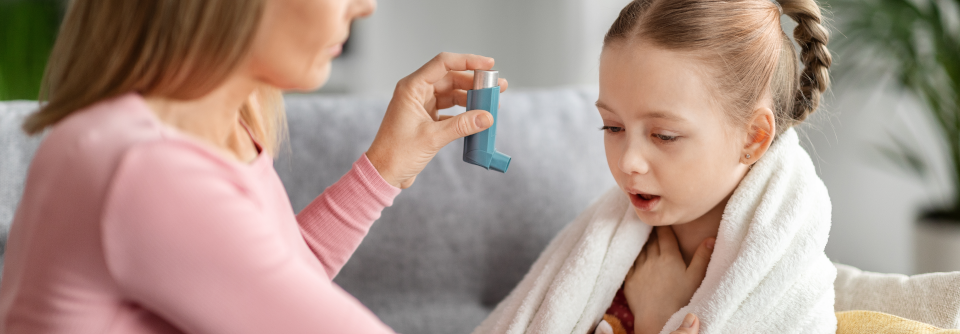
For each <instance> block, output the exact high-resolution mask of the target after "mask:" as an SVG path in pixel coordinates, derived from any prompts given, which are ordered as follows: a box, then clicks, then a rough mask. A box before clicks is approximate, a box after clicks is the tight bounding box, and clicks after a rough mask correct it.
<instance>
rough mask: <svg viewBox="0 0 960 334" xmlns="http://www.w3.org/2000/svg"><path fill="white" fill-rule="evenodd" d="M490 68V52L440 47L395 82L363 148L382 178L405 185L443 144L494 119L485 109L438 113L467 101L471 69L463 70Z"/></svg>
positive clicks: (503, 86) (502, 86) (483, 127)
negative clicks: (451, 50) (370, 140)
mask: <svg viewBox="0 0 960 334" xmlns="http://www.w3.org/2000/svg"><path fill="white" fill-rule="evenodd" d="M491 68H493V58H487V57H483V56H477V55H466V54H456V53H446V52H444V53H441V54H439V55H437V56H436V57H434V58H433V59H432V60H430V62H428V63H427V64H426V65H423V67H421V68H420V69H419V70H417V71H416V72H414V73H413V74H411V75H409V76H407V77H406V78H403V79H401V80H400V82H399V83H397V88H396V90H395V91H394V92H393V99H392V100H390V105H389V106H388V107H387V113H386V115H384V116H383V123H381V124H380V130H379V131H378V132H377V136H376V138H375V139H374V140H373V144H371V145H370V149H369V150H367V158H368V159H370V162H371V163H373V166H374V167H376V168H377V171H378V172H380V176H382V177H383V179H384V180H386V181H387V182H388V183H390V184H392V185H393V186H395V187H398V188H407V187H409V186H410V185H412V184H413V181H414V180H415V179H416V177H417V174H420V171H422V170H423V168H424V167H426V166H427V163H428V162H430V160H432V159H433V157H434V156H435V155H437V152H439V151H440V149H441V148H442V147H444V146H446V145H447V144H449V143H450V142H452V141H454V140H456V139H457V138H461V137H464V136H468V135H472V134H474V133H477V132H480V131H483V130H486V129H487V128H489V127H490V126H491V125H493V116H491V115H490V113H489V112H486V111H483V110H471V111H467V112H465V113H462V114H460V115H456V116H445V115H444V116H440V115H439V114H438V112H439V111H440V110H441V109H446V108H450V107H453V106H454V105H459V106H465V105H466V104H467V90H469V89H472V88H473V73H472V72H463V71H471V70H489V69H491ZM506 89H507V81H506V80H504V79H500V91H501V92H502V91H504V90H506Z"/></svg>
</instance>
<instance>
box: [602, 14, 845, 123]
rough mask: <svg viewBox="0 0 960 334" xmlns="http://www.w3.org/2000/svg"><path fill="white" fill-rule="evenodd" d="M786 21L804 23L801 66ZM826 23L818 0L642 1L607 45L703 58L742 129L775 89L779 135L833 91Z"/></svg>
mask: <svg viewBox="0 0 960 334" xmlns="http://www.w3.org/2000/svg"><path fill="white" fill-rule="evenodd" d="M781 14H782V15H787V16H789V17H790V18H792V19H793V20H794V21H796V22H797V28H796V29H795V30H794V38H795V39H796V41H797V44H799V45H800V48H801V51H800V55H799V56H800V58H799V60H798V59H797V52H796V49H795V48H794V46H793V42H792V41H791V40H790V37H788V36H787V34H786V33H784V32H783V29H781V27H780V16H781ZM822 22H823V17H822V14H821V12H820V6H819V5H818V4H817V2H816V1H815V0H780V1H779V5H778V4H777V3H775V2H772V0H634V1H633V2H631V3H630V4H628V5H627V6H626V7H625V8H624V9H623V10H622V11H621V12H620V16H619V17H618V18H617V20H616V22H614V23H613V26H611V27H610V30H609V31H608V32H607V35H606V37H605V38H604V44H605V45H610V44H611V43H616V42H621V41H625V40H642V41H644V42H649V43H653V44H654V45H657V46H659V47H663V48H666V49H669V50H677V51H682V52H691V53H692V54H696V55H699V56H700V58H701V59H703V60H704V61H706V62H708V63H709V64H711V65H712V66H711V68H712V69H714V70H715V73H716V77H717V80H714V84H715V85H716V88H717V89H718V92H720V94H718V98H719V99H721V101H722V102H723V103H722V105H723V106H724V107H725V109H727V110H726V111H727V114H729V115H731V116H732V117H733V119H734V120H736V121H739V122H742V123H745V122H747V121H749V120H748V118H749V117H750V116H751V115H752V112H753V107H754V106H755V105H756V104H757V103H758V102H759V100H760V99H761V98H763V96H764V93H766V92H767V90H768V89H769V91H770V93H771V95H772V96H773V103H774V108H775V109H776V110H774V115H775V116H774V117H775V118H776V122H777V133H778V134H779V133H782V132H783V131H785V130H786V129H788V128H790V127H792V126H794V125H797V124H799V123H801V122H803V120H805V119H806V118H807V116H809V115H810V114H812V113H813V112H814V111H816V110H817V107H818V106H819V104H820V96H821V94H822V93H823V92H824V91H826V89H827V87H828V86H829V85H830V75H829V71H828V69H829V68H830V64H831V62H832V59H831V56H830V51H829V50H827V42H828V41H829V38H830V37H829V33H828V32H827V29H826V28H824V26H823V25H822ZM801 62H802V63H803V69H802V72H801V69H800V63H801Z"/></svg>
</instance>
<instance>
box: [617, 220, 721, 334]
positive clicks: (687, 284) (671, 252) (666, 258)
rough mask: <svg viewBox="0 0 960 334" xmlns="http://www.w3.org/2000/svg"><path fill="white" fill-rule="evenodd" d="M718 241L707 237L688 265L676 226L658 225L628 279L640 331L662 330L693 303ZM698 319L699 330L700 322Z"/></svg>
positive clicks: (629, 297) (626, 288) (641, 333)
mask: <svg viewBox="0 0 960 334" xmlns="http://www.w3.org/2000/svg"><path fill="white" fill-rule="evenodd" d="M714 243H715V239H714V238H708V239H707V240H704V241H703V243H701V244H700V247H698V248H697V250H696V252H695V253H694V255H693V259H692V260H691V261H690V265H689V266H687V265H686V263H684V262H683V256H682V255H681V254H680V247H679V246H678V245H677V237H676V235H675V234H674V233H673V228H671V227H670V226H658V227H657V228H656V230H655V231H654V233H652V234H651V236H650V240H649V241H647V244H646V246H644V248H643V251H642V252H640V255H639V256H637V260H636V262H635V263H634V264H633V268H631V269H630V272H629V273H627V279H626V280H625V281H624V288H623V292H624V295H626V297H627V304H628V305H629V306H630V311H631V312H633V316H634V318H635V319H636V320H635V321H634V331H635V332H636V333H637V334H645V333H659V332H660V329H662V328H663V325H664V324H666V323H667V320H669V319H670V316H671V315H673V314H674V313H676V312H677V311H679V310H680V308H682V307H683V306H685V305H687V304H688V303H689V302H690V298H691V297H693V293H694V292H695V291H697V288H699V287H700V282H702V281H703V277H704V276H705V275H706V272H707V263H709V262H710V255H711V254H712V253H713V246H714ZM686 320H687V319H684V322H685V323H686ZM694 320H695V321H694V322H695V324H696V325H697V328H698V330H699V322H700V321H699V320H696V317H694ZM680 329H681V330H685V329H684V328H683V327H682V326H681V328H680Z"/></svg>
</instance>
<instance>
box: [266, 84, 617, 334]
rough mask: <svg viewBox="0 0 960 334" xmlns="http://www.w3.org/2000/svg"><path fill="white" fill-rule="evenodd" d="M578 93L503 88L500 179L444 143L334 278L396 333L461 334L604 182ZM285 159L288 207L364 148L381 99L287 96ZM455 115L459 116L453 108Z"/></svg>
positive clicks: (592, 96) (593, 122) (607, 181)
mask: <svg viewBox="0 0 960 334" xmlns="http://www.w3.org/2000/svg"><path fill="white" fill-rule="evenodd" d="M595 101H596V93H595V92H593V91H592V90H590V89H563V90H550V91H526V92H508V93H505V94H504V95H503V97H502V99H501V104H502V107H501V111H500V119H499V123H498V129H497V131H498V132H497V134H498V137H497V149H498V150H499V151H500V152H503V153H505V154H508V155H510V156H512V157H513V161H512V162H511V164H510V168H509V170H508V171H507V173H506V174H501V173H498V172H494V171H487V170H484V169H483V168H480V167H477V166H473V165H469V164H467V163H464V162H463V161H462V151H463V142H462V140H458V141H456V142H454V143H453V144H451V145H449V146H448V147H446V148H444V149H443V150H442V151H441V152H440V154H439V155H438V156H437V157H436V158H435V159H434V160H433V161H432V162H431V163H430V164H429V165H428V166H427V168H426V169H425V170H424V171H423V173H421V174H420V176H419V177H417V180H416V183H415V184H414V185H413V186H412V187H411V188H409V189H406V190H404V191H403V193H401V194H400V196H399V197H398V198H397V199H396V201H395V203H394V205H393V206H392V207H390V208H387V209H386V210H385V211H384V212H383V216H382V218H381V219H380V220H379V221H378V222H377V223H376V224H375V225H374V226H373V228H372V229H371V231H370V234H369V235H368V236H367V238H366V239H365V240H364V242H363V244H362V245H360V248H359V249H358V250H357V252H356V254H354V256H353V258H351V259H350V262H349V263H347V265H346V267H344V269H343V271H342V272H341V273H340V274H339V275H338V276H337V277H336V278H335V281H336V282H337V283H338V284H340V285H341V286H342V287H343V288H344V289H346V290H347V291H349V292H350V293H352V294H353V295H354V296H356V297H357V298H358V299H359V300H360V301H362V302H363V303H364V304H365V305H367V306H368V307H370V309H371V310H373V311H374V313H376V314H377V315H378V316H379V317H381V319H383V321H384V322H386V323H387V324H388V325H390V326H391V327H393V328H394V329H395V330H397V331H398V332H401V333H444V334H447V333H469V332H470V331H471V330H472V329H473V328H474V327H476V326H477V325H479V324H480V321H482V320H483V319H484V318H485V317H486V315H487V313H489V311H490V310H491V309H492V307H494V306H496V304H497V302H499V301H500V300H501V299H502V298H503V297H505V296H506V294H507V293H509V292H510V290H511V289H512V288H513V286H515V285H516V283H517V282H519V281H520V279H521V278H522V277H523V274H524V273H526V271H527V269H529V267H530V265H531V264H532V263H533V261H534V260H535V259H536V257H537V256H538V255H539V254H540V251H541V250H542V249H543V248H545V247H546V244H547V242H549V241H550V239H551V238H552V237H553V235H555V234H556V233H557V232H558V231H559V230H560V228H562V227H563V226H564V225H566V223H568V222H569V221H570V220H572V219H573V218H574V217H575V216H576V214H577V213H579V211H581V210H582V209H584V208H586V206H587V205H588V204H589V202H590V201H591V200H592V199H593V198H595V197H597V196H599V195H600V194H601V193H602V192H603V191H604V190H605V189H607V188H609V187H610V186H612V185H613V184H614V182H613V179H612V177H610V173H609V172H608V171H607V166H606V162H605V161H606V160H605V158H604V153H603V137H602V133H601V132H600V131H598V129H599V127H600V126H601V125H602V124H601V121H600V117H599V115H598V114H597V112H596V109H595V108H594V107H593V103H594V102H595ZM286 102H287V108H288V110H289V114H290V120H291V121H290V138H291V139H290V149H291V150H292V154H289V155H287V156H281V157H280V158H279V159H278V160H277V171H278V172H279V173H280V176H281V178H282V179H283V181H284V185H285V186H286V188H287V192H288V194H290V198H291V201H292V202H293V206H294V209H295V210H300V209H301V208H303V207H304V206H306V205H307V203H309V201H310V200H312V199H313V197H314V196H316V195H317V194H318V193H319V191H320V190H322V189H323V188H324V187H326V186H328V185H330V184H332V183H333V182H335V181H336V180H337V179H338V178H339V177H340V175H342V174H343V173H345V172H346V171H347V170H349V168H350V165H351V164H352V163H353V161H354V160H356V159H357V158H358V157H359V156H360V154H362V152H364V150H365V149H366V148H367V147H368V146H369V145H370V143H371V142H372V141H373V137H374V135H375V134H376V131H377V128H378V125H379V123H380V120H381V119H382V117H383V113H384V111H385V110H386V105H387V102H388V101H387V100H386V99H382V100H381V99H372V100H357V99H352V98H316V97H305V96H304V97H301V96H290V97H288V98H287V100H286ZM458 111H462V110H458Z"/></svg>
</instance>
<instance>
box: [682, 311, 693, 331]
mask: <svg viewBox="0 0 960 334" xmlns="http://www.w3.org/2000/svg"><path fill="white" fill-rule="evenodd" d="M694 319H696V317H694V316H693V313H687V316H686V317H683V324H682V325H680V328H690V327H693V320H694Z"/></svg>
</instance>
